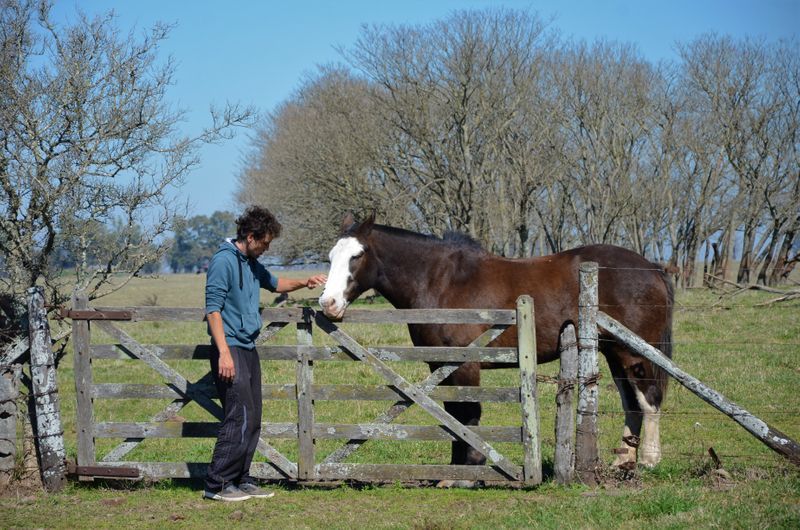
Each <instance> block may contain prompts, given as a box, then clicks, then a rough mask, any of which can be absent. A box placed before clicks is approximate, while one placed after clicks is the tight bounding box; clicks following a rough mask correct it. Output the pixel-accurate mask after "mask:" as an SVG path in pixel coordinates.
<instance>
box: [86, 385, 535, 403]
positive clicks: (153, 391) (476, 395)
mask: <svg viewBox="0 0 800 530" xmlns="http://www.w3.org/2000/svg"><path fill="white" fill-rule="evenodd" d="M194 384H195V386H197V387H198V388H200V389H202V391H203V392H204V393H205V394H206V395H208V397H210V398H216V397H217V390H216V388H215V387H214V384H213V383H212V382H211V381H210V380H208V381H198V382H197V383H194ZM261 393H262V397H263V399H264V400H265V401H272V400H282V401H287V400H290V401H294V400H295V399H297V392H296V390H295V385H289V384H287V385H278V384H275V385H263V386H262V387H261ZM181 396H182V394H181V393H180V392H179V391H177V390H175V389H174V388H172V387H170V386H169V385H145V384H136V383H96V384H94V385H92V387H91V397H92V398H95V399H182V397H181ZM430 396H431V398H432V399H435V400H437V401H466V402H471V403H474V402H483V403H488V402H492V403H519V400H520V397H519V388H517V387H482V386H440V387H436V388H434V389H433V390H432V391H431V393H430ZM311 398H312V399H314V400H324V401H390V400H398V399H400V400H403V402H404V403H411V402H410V401H407V400H405V396H404V395H403V393H402V392H401V391H399V390H398V389H396V388H394V387H392V386H388V385H373V386H367V385H312V386H311Z"/></svg>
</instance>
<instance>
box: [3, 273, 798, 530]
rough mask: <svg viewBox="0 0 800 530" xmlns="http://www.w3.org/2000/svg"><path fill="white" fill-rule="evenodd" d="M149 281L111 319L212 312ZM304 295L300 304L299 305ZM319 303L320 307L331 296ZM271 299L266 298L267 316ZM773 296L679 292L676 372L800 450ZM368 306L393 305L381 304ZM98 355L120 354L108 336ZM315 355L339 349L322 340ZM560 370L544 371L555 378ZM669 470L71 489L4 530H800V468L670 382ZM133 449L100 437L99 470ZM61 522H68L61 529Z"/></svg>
mask: <svg viewBox="0 0 800 530" xmlns="http://www.w3.org/2000/svg"><path fill="white" fill-rule="evenodd" d="M135 282H136V283H134V284H132V285H129V286H127V287H126V288H125V289H123V290H121V291H120V292H118V293H115V294H114V295H113V296H112V297H109V298H108V299H105V300H103V302H102V304H100V305H108V306H113V305H144V304H146V303H155V304H157V305H159V306H188V307H191V306H194V307H198V306H200V305H201V304H202V284H203V283H202V282H203V278H202V276H190V275H187V276H174V277H167V278H165V279H160V280H147V281H145V280H135ZM295 294H296V295H298V294H299V293H295ZM318 294H319V293H318V292H317V293H312V294H311V296H318ZM272 296H273V295H270V294H268V293H265V295H264V298H262V302H263V303H264V304H269V303H271V301H272ZM771 298H772V296H771V295H768V294H764V293H758V292H748V293H744V294H742V295H740V296H738V297H736V298H733V299H725V300H723V301H721V302H720V300H719V298H718V296H717V295H715V294H713V293H711V292H708V291H704V290H692V291H688V292H682V293H679V294H678V304H677V308H676V312H675V326H674V329H675V333H674V339H675V348H674V350H675V352H674V359H675V361H676V362H677V363H678V364H679V365H680V366H681V367H682V368H683V369H684V370H686V371H688V372H689V373H691V374H692V375H694V376H696V377H697V378H699V379H700V380H701V381H704V382H705V383H707V384H709V385H710V386H711V387H713V388H714V389H716V390H717V391H719V392H720V393H722V394H723V395H725V396H726V397H728V398H730V399H732V400H733V401H735V402H736V403H737V404H738V405H740V406H742V407H744V408H746V409H747V410H749V411H750V412H752V413H754V414H756V415H757V416H759V417H761V418H762V419H764V420H765V421H766V422H768V423H769V424H770V425H772V426H773V427H775V428H777V429H779V430H781V431H783V432H784V433H786V434H787V435H789V436H791V437H792V438H794V439H798V438H800V421H799V420H798V418H800V395H799V394H798V393H797V391H796V388H797V386H798V384H799V383H800V301H793V302H789V303H784V304H777V305H771V306H767V307H756V304H757V303H760V302H764V301H766V300H769V299H771ZM363 307H365V308H369V307H376V308H381V307H387V306H386V305H385V304H382V303H380V302H376V303H375V304H371V305H367V304H364V305H363ZM123 327H124V328H125V329H126V331H127V332H129V333H130V334H131V335H133V336H134V337H135V338H137V339H138V340H141V341H142V342H145V343H155V344H159V343H161V344H180V343H189V344H196V343H205V342H206V341H207V337H206V333H205V326H204V325H203V324H202V323H186V324H175V323H166V322H163V323H159V322H154V323H132V324H124V325H123ZM344 328H345V329H346V331H347V332H348V333H349V334H351V335H352V336H354V337H355V338H357V339H358V340H359V341H361V342H362V343H365V344H370V345H378V344H383V345H387V344H407V343H408V335H407V332H406V330H405V328H404V327H402V326H389V325H367V324H363V325H355V324H350V325H345V326H344ZM294 334H295V332H294V330H293V329H286V330H284V331H282V332H281V333H280V334H278V336H276V337H275V338H274V339H272V340H273V343H286V344H292V343H294V340H295V337H294ZM93 340H94V341H95V342H98V343H99V342H107V339H104V338H103V337H102V336H100V334H96V336H95V337H94V338H93ZM314 341H315V343H316V344H330V339H329V338H326V337H324V336H323V334H322V333H321V332H319V331H318V330H315V336H314ZM169 364H170V365H171V366H173V367H174V368H175V369H176V370H177V371H179V372H180V373H181V374H183V375H185V376H186V377H187V378H189V379H196V378H199V377H200V376H202V375H203V374H205V372H206V371H207V370H208V364H207V361H170V362H169ZM392 366H393V367H394V368H396V369H397V370H399V371H401V373H402V374H403V375H404V376H406V377H408V378H410V379H411V380H416V381H418V380H421V379H423V378H424V377H425V376H426V375H427V373H428V370H427V367H426V366H425V365H423V364H421V363H417V364H413V363H393V365H392ZM262 367H263V381H264V382H265V383H288V384H291V383H293V382H294V375H295V373H294V370H295V368H294V363H293V362H279V361H273V362H264V363H262ZM557 369H558V364H557V363H551V364H549V365H543V366H541V367H540V372H541V373H545V374H548V375H554V374H555V373H556V372H557ZM601 369H602V377H603V378H602V379H601V382H600V411H601V415H600V420H599V427H600V454H601V457H602V458H603V460H604V461H606V462H611V460H613V454H612V450H613V448H614V447H616V446H617V444H618V441H619V436H620V433H621V423H622V416H621V406H620V404H619V399H618V396H617V392H616V390H615V388H614V385H613V383H612V381H611V378H610V374H609V373H608V370H607V368H606V366H605V364H604V363H602V362H601ZM93 376H94V381H95V382H128V383H134V382H135V383H150V384H155V383H159V382H160V379H159V377H158V376H157V374H155V373H154V372H153V371H152V370H150V369H149V368H146V367H145V366H143V363H139V362H134V361H101V360H95V361H94V364H93ZM314 377H315V382H318V383H323V384H326V383H327V384H336V383H347V384H382V383H383V381H382V380H381V379H380V378H379V377H378V376H376V375H375V374H374V373H372V372H371V371H370V370H369V369H368V368H367V367H366V366H363V365H360V364H356V363H352V362H317V363H316V364H315V372H314ZM517 378H518V372H517V371H516V370H497V371H486V372H484V374H483V384H484V385H487V386H514V385H517V384H518V381H517ZM73 380H74V374H73V370H72V358H71V354H68V355H67V356H66V358H65V359H64V360H63V361H62V363H61V366H60V368H59V389H60V393H61V394H60V395H61V411H62V418H63V422H64V429H65V437H66V444H67V452H68V456H69V457H70V458H74V457H75V454H76V438H75V398H74V394H75V388H74V382H73ZM539 389H540V396H541V403H542V405H541V431H542V442H543V447H542V451H543V457H544V462H545V467H546V468H548V466H550V465H551V464H552V458H553V444H554V435H553V427H552V426H553V421H554V408H555V407H554V405H553V403H554V401H555V388H554V386H553V385H550V384H540V385H539ZM165 404H166V401H164V400H95V418H96V420H97V421H148V420H149V419H150V417H151V416H152V415H153V414H155V413H156V412H158V411H159V410H160V409H161V408H163V407H164V406H165ZM387 405H388V403H383V402H378V403H375V402H366V401H364V402H318V403H317V408H316V411H315V413H316V416H317V421H320V422H334V421H335V422H339V423H357V422H359V421H362V422H365V421H366V422H368V421H371V419H372V418H373V417H374V415H376V414H377V413H378V412H381V411H383V410H384V409H385V408H386V406H387ZM179 414H180V416H181V417H183V418H185V419H186V420H188V421H208V420H209V416H208V414H207V413H206V412H205V411H203V410H202V409H200V407H198V406H197V405H194V404H192V405H189V406H188V407H186V408H185V409H183V410H182V411H181V412H180V413H179ZM265 421H269V422H283V421H287V422H291V421H296V410H295V405H294V403H293V402H289V401H285V402H284V401H268V402H266V403H265ZM400 421H401V422H403V423H410V424H432V423H435V421H433V420H432V419H431V418H430V417H429V416H427V415H426V414H424V413H422V412H421V411H420V410H419V407H412V408H411V409H409V411H407V412H406V413H405V414H404V415H403V416H401V419H400ZM482 423H483V424H486V425H518V424H519V410H518V409H517V408H516V407H514V406H511V405H506V404H492V403H487V404H484V417H483V420H482ZM661 433H662V444H663V451H664V460H663V461H662V463H661V464H659V465H658V466H657V467H656V468H655V469H653V470H637V471H636V472H634V473H632V474H630V475H626V476H622V475H617V474H614V473H612V472H609V476H608V477H607V480H606V481H605V482H604V483H603V485H602V486H601V487H597V488H588V487H585V486H580V485H576V486H570V487H562V486H558V485H555V484H554V483H552V482H551V478H550V477H549V476H547V477H546V482H545V484H544V485H542V486H541V487H539V488H535V489H531V490H514V489H503V488H485V489H481V490H438V489H435V488H406V487H400V486H383V487H365V488H359V489H355V488H352V487H348V486H342V487H338V488H334V489H323V488H289V487H284V486H280V487H278V490H279V491H278V495H277V496H276V497H275V498H273V499H270V500H266V501H255V500H254V501H249V502H247V503H242V504H236V505H234V506H228V505H225V506H221V505H219V504H215V503H210V502H203V501H202V500H201V499H200V490H199V489H198V488H199V485H198V484H197V483H192V482H186V481H162V482H160V483H157V484H149V485H148V484H135V485H134V484H128V485H119V484H116V485H114V487H112V486H111V485H110V484H107V483H96V484H81V483H71V484H70V485H69V486H68V487H67V489H66V490H65V491H64V492H62V493H59V494H55V495H45V494H42V493H36V494H30V493H29V492H25V491H22V490H17V491H15V490H11V491H8V492H6V494H5V496H3V497H0V527H2V528H31V527H48V528H53V527H57V528H68V527H70V528H71V527H92V526H98V527H118V526H125V527H131V528H146V527H153V526H161V525H165V524H166V525H176V526H180V527H218V526H220V525H221V524H226V523H228V524H230V523H229V522H230V521H231V520H233V521H234V522H236V521H238V522H240V523H241V524H242V525H244V526H247V527H271V526H286V527H298V528H317V527H330V528H353V527H355V528H366V527H379V528H393V527H396V528H489V527H492V528H497V527H500V528H519V527H542V528H563V527H566V528H584V527H591V528H596V527H622V528H641V527H642V526H644V525H647V526H648V527H653V528H676V527H677V528H689V527H698V526H700V527H711V526H713V527H726V528H727V527H730V528H750V527H754V526H758V527H771V528H772V527H774V528H796V527H798V526H800V473H798V470H797V468H796V467H794V466H792V465H791V464H788V463H787V462H786V461H785V460H784V459H783V458H781V457H780V456H778V455H776V454H775V453H773V452H772V451H771V450H769V449H768V448H766V447H765V446H764V445H763V444H761V443H760V442H759V441H758V440H756V439H755V438H753V437H752V436H750V435H749V434H748V433H746V432H745V431H744V430H743V429H742V428H741V427H739V426H738V425H737V424H735V423H734V422H733V421H732V420H730V419H729V418H727V417H726V416H724V415H722V414H721V413H719V412H717V411H716V410H715V409H713V408H712V407H710V406H709V405H706V404H705V403H704V402H702V401H701V400H700V399H699V398H697V397H696V396H694V394H692V393H691V392H689V391H688V390H686V389H684V388H683V387H681V386H680V385H677V384H674V383H672V384H671V385H670V389H669V392H668V395H667V399H666V401H665V403H664V413H663V417H662V427H661ZM118 442H119V440H102V439H98V443H97V449H98V457H102V455H103V454H105V453H106V452H107V451H109V450H110V449H112V448H113V447H115V446H116V444H117V443H118ZM271 442H274V445H275V447H276V448H278V449H279V450H281V451H282V452H284V454H285V455H286V456H287V457H289V458H291V459H294V458H296V455H297V444H296V442H293V441H287V440H274V441H271ZM212 445H213V440H210V439H188V440H168V439H163V440H158V439H151V440H147V441H146V442H144V443H143V444H141V445H140V446H139V447H138V448H137V449H136V450H134V451H133V452H132V453H130V454H129V455H128V457H127V458H128V459H130V460H150V461H174V462H179V461H207V460H208V459H209V457H210V453H211V448H212ZM496 445H497V447H498V449H499V450H500V451H501V452H503V454H505V455H506V456H508V457H509V458H510V459H511V460H512V461H515V462H517V463H520V462H521V459H522V451H521V448H520V447H519V446H518V445H517V444H496ZM336 447H338V443H337V442H336V441H324V440H323V441H319V442H318V443H317V450H318V458H319V459H320V460H321V459H322V458H324V456H325V455H326V454H327V453H328V452H329V451H331V450H333V449H335V448H336ZM709 447H713V448H714V450H715V451H716V453H717V454H718V455H719V456H720V458H721V460H722V464H723V466H724V468H725V470H727V471H728V472H729V474H730V475H727V476H726V475H718V474H716V473H715V472H714V467H713V465H712V463H711V461H710V458H709V456H708V453H707V450H708V448H709ZM349 461H350V462H369V463H447V461H449V444H447V443H438V442H369V443H367V444H365V446H364V447H363V448H362V450H360V451H359V452H357V453H355V454H354V455H353V456H352V457H351V458H350V460H349ZM55 514H60V515H58V516H56V515H55Z"/></svg>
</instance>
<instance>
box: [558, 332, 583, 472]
mask: <svg viewBox="0 0 800 530" xmlns="http://www.w3.org/2000/svg"><path fill="white" fill-rule="evenodd" d="M559 347H560V349H561V352H560V353H561V355H560V357H561V368H560V370H559V375H558V390H557V391H556V449H555V456H554V463H553V471H554V473H555V480H556V482H557V483H559V484H569V483H570V482H572V480H573V478H574V476H575V402H574V396H575V382H576V381H577V378H578V343H577V339H576V338H575V326H573V325H572V324H570V325H569V326H567V327H566V328H564V331H562V332H561V340H560V344H559Z"/></svg>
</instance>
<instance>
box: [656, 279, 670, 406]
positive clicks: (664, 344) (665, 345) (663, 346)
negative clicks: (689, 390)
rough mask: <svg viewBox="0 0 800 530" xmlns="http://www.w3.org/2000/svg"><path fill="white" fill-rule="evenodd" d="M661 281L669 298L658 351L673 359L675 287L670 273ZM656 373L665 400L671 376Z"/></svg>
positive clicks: (662, 397) (665, 373) (660, 370)
mask: <svg viewBox="0 0 800 530" xmlns="http://www.w3.org/2000/svg"><path fill="white" fill-rule="evenodd" d="M661 280H662V281H663V282H664V287H666V290H667V297H666V300H665V303H664V305H665V306H666V307H665V310H666V311H665V319H666V322H665V323H664V329H663V331H662V332H661V340H660V342H659V344H658V349H659V350H661V353H663V354H664V355H666V356H667V357H669V358H670V359H672V309H673V307H674V305H675V286H674V285H673V283H672V279H671V278H670V276H669V273H668V271H666V270H663V271H662V273H661ZM653 369H654V373H655V378H656V385H657V387H658V389H659V391H660V394H661V399H662V400H663V399H664V398H665V397H666V395H667V383H668V382H669V374H667V372H666V371H664V370H663V369H661V368H659V367H658V366H654V367H653Z"/></svg>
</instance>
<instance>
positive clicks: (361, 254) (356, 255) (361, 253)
mask: <svg viewBox="0 0 800 530" xmlns="http://www.w3.org/2000/svg"><path fill="white" fill-rule="evenodd" d="M363 255H364V253H363V252H359V253H358V254H355V255H354V256H352V257H351V258H350V261H353V260H357V259H358V258H360V257H361V256H363Z"/></svg>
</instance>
